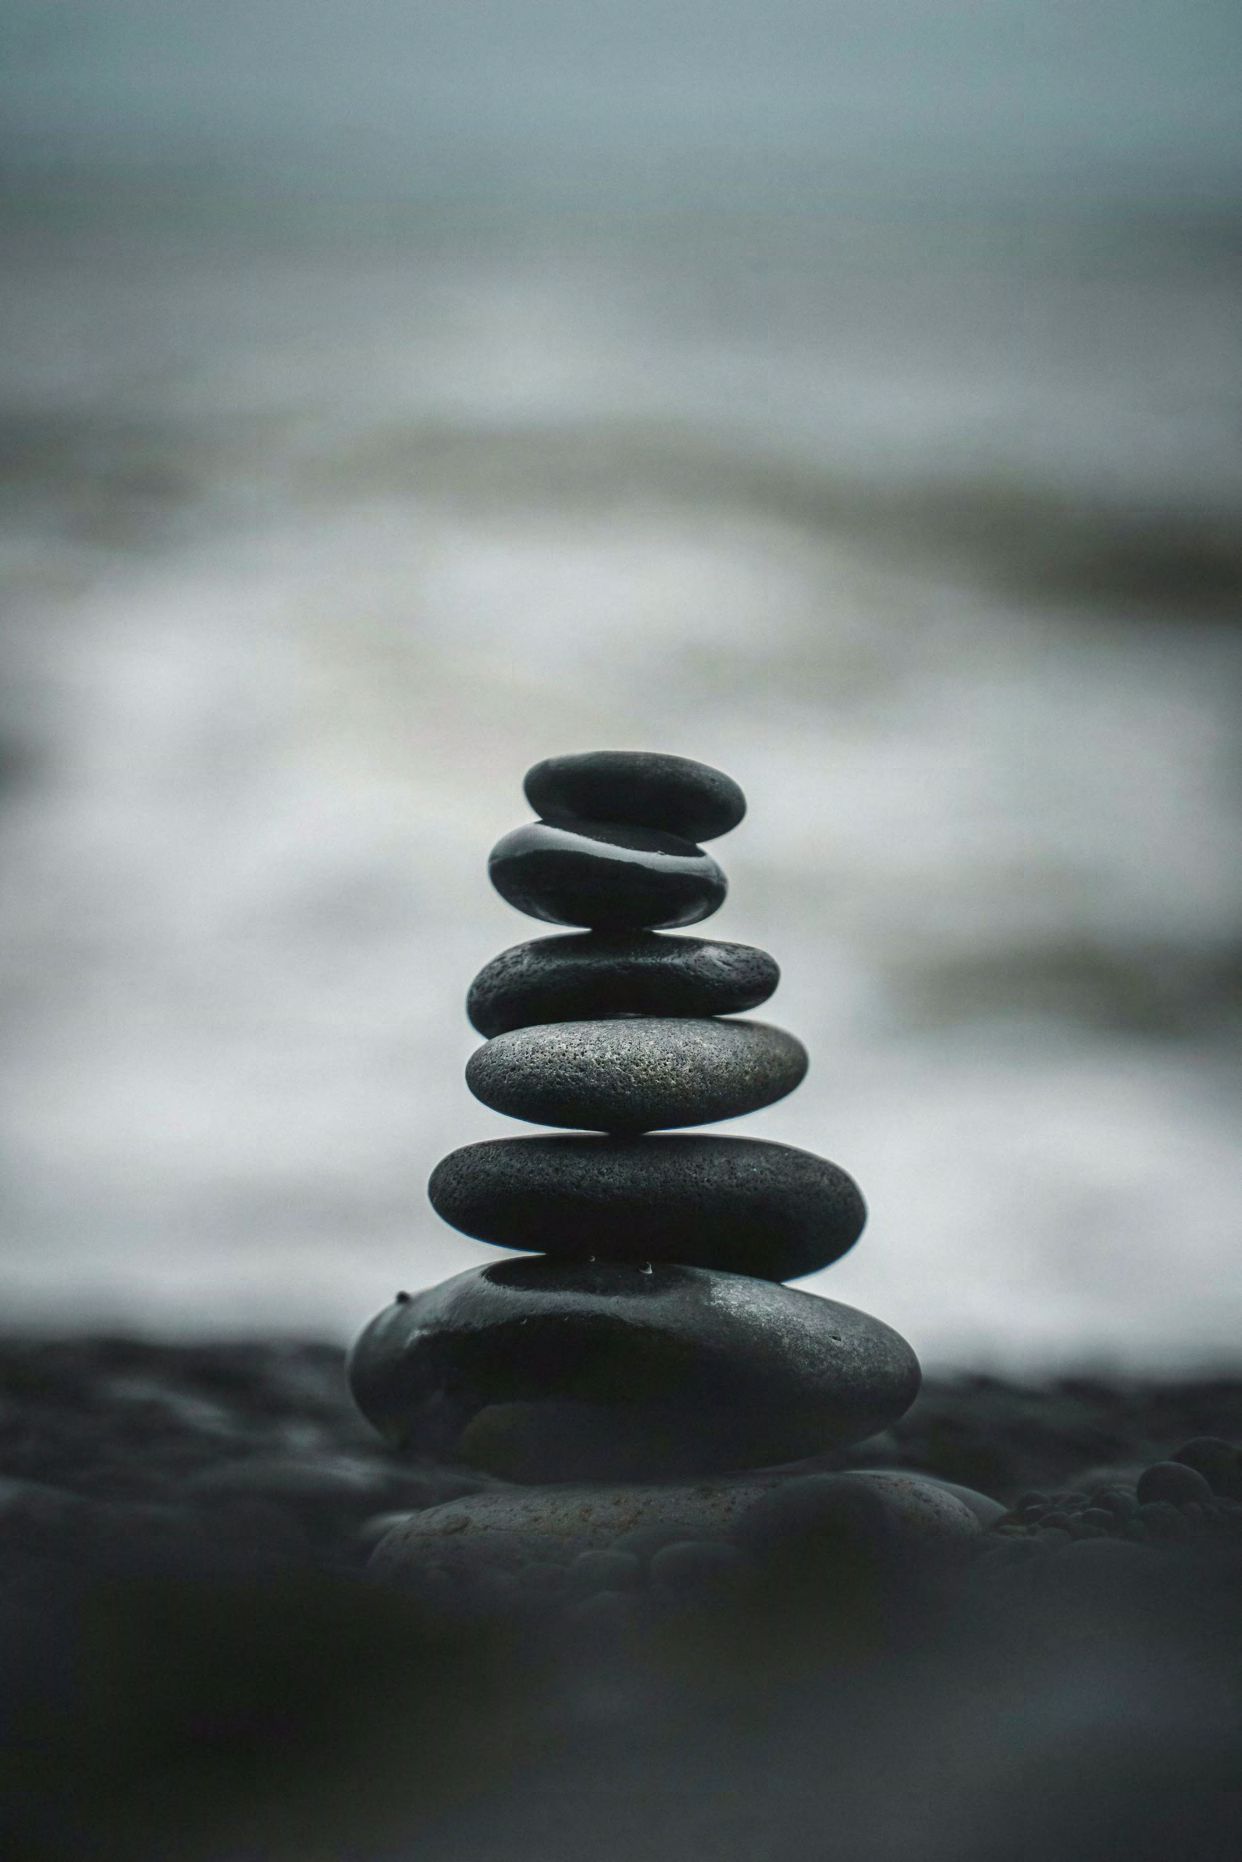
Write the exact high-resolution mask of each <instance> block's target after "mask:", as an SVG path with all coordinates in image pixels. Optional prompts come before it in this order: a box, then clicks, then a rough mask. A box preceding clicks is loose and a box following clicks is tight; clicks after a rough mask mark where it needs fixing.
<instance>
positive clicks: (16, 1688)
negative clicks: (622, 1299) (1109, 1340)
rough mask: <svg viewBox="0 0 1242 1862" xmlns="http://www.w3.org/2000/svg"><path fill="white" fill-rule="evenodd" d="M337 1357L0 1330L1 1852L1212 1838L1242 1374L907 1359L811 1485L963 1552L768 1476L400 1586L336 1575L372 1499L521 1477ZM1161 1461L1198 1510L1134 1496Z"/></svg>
mask: <svg viewBox="0 0 1242 1862" xmlns="http://www.w3.org/2000/svg"><path fill="white" fill-rule="evenodd" d="M342 1358H343V1354H342V1353H341V1351H340V1350H339V1349H337V1348H335V1347H328V1346H319V1345H314V1346H311V1345H297V1344H288V1343H286V1344H275V1343H271V1342H266V1343H265V1342H261V1341H254V1342H252V1343H249V1344H244V1345H243V1344H207V1345H196V1346H189V1345H178V1346H172V1345H160V1344H157V1343H154V1342H152V1341H144V1340H137V1339H120V1338H108V1339H99V1338H76V1339H63V1340H43V1341H39V1340H29V1339H13V1338H10V1339H8V1340H6V1341H3V1342H0V1663H2V1665H3V1671H4V1675H5V1687H4V1713H3V1716H2V1717H0V1839H2V1842H3V1853H4V1854H5V1855H6V1856H7V1855H13V1856H15V1857H17V1856H20V1857H21V1858H23V1862H25V1859H26V1858H31V1859H32V1862H76V1859H77V1858H78V1857H86V1856H90V1857H92V1858H97V1859H102V1862H240V1859H241V1858H245V1862H292V1859H293V1858H297V1862H340V1859H341V1858H343V1857H347V1856H348V1857H350V1858H364V1859H365V1862H406V1859H407V1858H412V1857H417V1858H418V1862H497V1858H500V1857H503V1858H505V1862H571V1858H572V1859H573V1862H577V1858H579V1857H581V1856H582V1855H584V1854H588V1855H590V1856H592V1857H595V1858H598V1862H633V1859H634V1858H637V1857H642V1858H644V1862H684V1858H686V1857H688V1856H696V1855H704V1854H709V1855H711V1856H712V1857H713V1859H714V1862H716V1859H718V1862H755V1859H756V1858H776V1857H784V1856H802V1855H818V1854H821V1853H827V1854H833V1855H841V1856H848V1857H849V1858H850V1862H994V1858H995V1857H996V1856H998V1855H1004V1856H1006V1857H1016V1858H1018V1859H1019V1862H1027V1859H1028V1858H1030V1862H1036V1858H1038V1859H1039V1862H1044V1859H1045V1858H1047V1857H1049V1856H1056V1857H1062V1856H1063V1857H1066V1858H1067V1859H1069V1858H1072V1862H1111V1858H1113V1857H1114V1856H1116V1855H1118V1854H1123V1855H1125V1856H1126V1857H1127V1858H1129V1859H1130V1862H1136V1859H1137V1862H1167V1858H1168V1857H1170V1856H1182V1855H1187V1856H1193V1857H1194V1858H1196V1862H1218V1859H1223V1858H1225V1857H1228V1858H1230V1859H1232V1857H1233V1856H1235V1855H1236V1854H1238V1853H1239V1851H1240V1850H1242V1804H1240V1802H1239V1794H1238V1789H1237V1784H1238V1772H1239V1766H1238V1756H1239V1741H1238V1726H1239V1724H1242V1500H1240V1499H1234V1498H1231V1497H1230V1495H1231V1493H1232V1491H1233V1489H1234V1486H1235V1484H1236V1483H1237V1482H1238V1481H1239V1480H1240V1479H1242V1463H1240V1462H1239V1457H1238V1444H1239V1441H1240V1440H1242V1379H1239V1378H1227V1377H1222V1376H1202V1377H1199V1378H1184V1379H1181V1380H1164V1381H1156V1380H1142V1379H1137V1378H1132V1379H1126V1380H1120V1379H1101V1378H1096V1377H1091V1376H1081V1377H1075V1378H1065V1379H1062V1380H1059V1381H1057V1382H1050V1383H1046V1384H1035V1383H1027V1384H1019V1383H1014V1382H1009V1381H1006V1380H1001V1379H998V1378H995V1377H982V1376H971V1377H966V1376H961V1377H956V1378H938V1379H937V1378H932V1379H930V1380H929V1382H928V1384H927V1385H926V1386H925V1388H924V1391H923V1393H922V1395H921V1396H920V1398H919V1400H918V1401H917V1402H916V1403H915V1405H914V1406H913V1408H912V1409H911V1410H910V1411H909V1412H908V1414H907V1416H906V1417H904V1418H902V1419H901V1420H900V1421H899V1422H898V1423H896V1424H894V1425H893V1427H892V1429H891V1430H888V1431H886V1432H885V1433H884V1435H882V1436H881V1437H879V1438H877V1439H876V1440H872V1441H870V1442H867V1443H863V1444H860V1445H859V1446H858V1448H857V1449H855V1450H847V1451H845V1453H844V1455H843V1456H840V1457H837V1458H836V1460H835V1463H832V1462H830V1463H828V1464H827V1465H826V1466H825V1468H824V1469H823V1470H822V1472H823V1473H830V1474H833V1475H834V1477H835V1475H836V1473H837V1470H838V1469H839V1467H840V1464H841V1462H843V1461H849V1460H850V1459H851V1458H856V1461H857V1468H858V1470H860V1471H867V1479H868V1481H869V1482H871V1483H873V1484H874V1482H875V1481H876V1479H877V1475H876V1473H875V1470H876V1469H877V1467H880V1466H881V1464H887V1472H888V1476H889V1477H890V1478H891V1475H892V1470H893V1469H896V1468H900V1467H901V1466H905V1467H917V1468H921V1469H922V1470H924V1472H925V1473H934V1474H937V1475H939V1476H942V1477H944V1480H945V1482H947V1483H948V1484H949V1491H950V1493H951V1494H952V1485H953V1484H954V1483H963V1484H964V1485H965V1486H966V1487H967V1488H972V1487H973V1488H981V1487H982V1488H987V1489H988V1490H989V1491H990V1492H991V1493H992V1494H993V1495H995V1497H996V1498H997V1499H998V1500H1000V1501H1003V1502H1004V1504H1005V1506H1006V1509H1007V1510H1006V1513H1005V1514H1004V1516H1003V1517H1002V1518H1001V1519H1000V1520H998V1521H997V1522H996V1523H995V1524H988V1523H987V1521H986V1520H979V1521H977V1523H978V1524H979V1525H980V1526H981V1527H982V1530H979V1531H978V1532H976V1533H974V1534H973V1535H967V1536H964V1537H963V1538H962V1539H961V1540H960V1541H958V1542H957V1545H958V1549H957V1551H956V1552H949V1551H948V1550H946V1549H945V1547H944V1546H943V1545H941V1546H940V1547H939V1548H938V1549H934V1550H932V1549H930V1548H928V1547H927V1546H926V1545H921V1544H920V1541H919V1540H918V1539H917V1537H916V1536H915V1535H913V1534H896V1535H890V1534H889V1533H888V1531H887V1527H886V1525H885V1516H884V1515H882V1514H878V1513H876V1512H875V1511H874V1510H873V1509H870V1508H868V1507H867V1505H866V1504H865V1503H863V1504H862V1505H855V1504H852V1503H851V1504H850V1505H847V1506H840V1505H838V1504H837V1503H836V1502H835V1501H834V1500H832V1498H831V1493H830V1492H827V1491H826V1489H825V1484H824V1481H823V1479H822V1474H821V1473H813V1474H809V1475H808V1474H805V1473H804V1472H803V1471H787V1479H788V1484H787V1486H786V1488H785V1491H786V1492H787V1493H788V1494H790V1495H791V1496H793V1499H792V1500H791V1502H790V1505H791V1514H792V1516H791V1517H789V1518H788V1519H786V1520H784V1521H782V1520H781V1519H780V1518H779V1517H778V1518H777V1519H776V1520H775V1521H774V1520H773V1519H772V1518H771V1515H770V1514H769V1516H768V1518H767V1520H766V1523H765V1519H764V1515H763V1514H762V1513H761V1512H760V1510H759V1509H760V1507H761V1506H762V1505H764V1504H766V1502H765V1500H764V1496H763V1495H762V1494H760V1495H759V1496H758V1498H757V1501H756V1505H755V1507H754V1508H753V1509H750V1508H747V1509H746V1510H745V1511H744V1512H741V1513H740V1514H739V1516H738V1520H737V1524H736V1525H734V1524H731V1523H729V1524H727V1525H725V1527H724V1530H720V1528H719V1525H718V1524H717V1523H714V1522H713V1521H712V1520H710V1519H705V1518H704V1517H703V1516H702V1515H701V1514H696V1515H694V1516H692V1517H687V1516H682V1515H677V1516H675V1517H671V1518H670V1517H666V1518H664V1519H663V1520H661V1519H659V1518H656V1519H649V1520H647V1521H645V1522H640V1523H638V1524H634V1523H632V1522H631V1521H629V1520H627V1521H626V1522H625V1523H626V1530H624V1531H622V1532H619V1533H617V1534H616V1536H615V1537H612V1538H611V1539H605V1538H601V1539H600V1540H599V1541H598V1542H597V1541H595V1540H592V1543H591V1544H590V1545H589V1546H587V1547H586V1548H585V1549H582V1550H579V1549H576V1543H575V1542H574V1541H572V1540H570V1541H568V1542H562V1543H561V1544H559V1545H558V1544H556V1543H552V1544H550V1545H549V1544H546V1543H545V1544H544V1545H543V1546H541V1548H540V1550H541V1555H540V1556H538V1557H534V1558H530V1559H528V1560H526V1562H525V1563H523V1564H522V1566H521V1568H520V1570H519V1569H516V1568H509V1569H506V1568H503V1561H497V1562H492V1563H489V1562H488V1561H486V1560H483V1561H480V1564H479V1566H478V1567H477V1568H476V1567H473V1566H470V1565H465V1566H464V1567H463V1568H462V1570H461V1572H460V1573H459V1572H458V1570H457V1569H456V1568H450V1566H451V1565H452V1560H451V1558H450V1557H449V1556H447V1555H446V1556H445V1557H444V1558H442V1559H441V1560H439V1561H438V1562H436V1563H435V1564H434V1565H432V1566H431V1567H429V1568H428V1571H427V1575H426V1581H425V1582H424V1583H423V1585H422V1586H421V1588H420V1587H415V1588H413V1589H410V1590H404V1589H401V1590H398V1589H396V1588H393V1587H391V1586H389V1585H388V1584H387V1583H385V1582H376V1581H375V1578H374V1577H366V1576H364V1575H363V1567H364V1565H365V1562H366V1559H367V1558H368V1557H369V1556H370V1555H371V1553H372V1551H373V1548H374V1547H375V1545H376V1544H377V1543H378V1542H379V1540H382V1539H383V1537H384V1536H385V1535H386V1534H387V1533H390V1532H391V1531H392V1530H393V1527H394V1526H395V1525H397V1524H398V1523H399V1520H400V1519H402V1518H408V1517H409V1516H410V1514H411V1512H416V1511H418V1510H420V1509H424V1508H429V1507H432V1506H437V1505H438V1506H439V1507H440V1510H441V1514H442V1516H445V1515H449V1516H451V1513H452V1507H453V1505H456V1504H457V1502H456V1501H451V1495H450V1493H449V1492H448V1491H446V1490H445V1489H446V1488H447V1487H448V1486H450V1485H451V1484H452V1483H453V1482H454V1481H456V1483H457V1487H456V1491H457V1493H458V1494H460V1493H461V1492H462V1489H463V1484H464V1486H465V1487H469V1486H470V1485H472V1484H473V1485H474V1486H475V1487H476V1488H478V1489H480V1494H481V1496H482V1490H484V1489H485V1490H486V1494H487V1496H488V1499H487V1500H486V1502H485V1500H484V1498H483V1497H480V1498H477V1499H470V1500H467V1501H465V1505H467V1506H468V1507H473V1508H479V1509H481V1508H483V1506H484V1505H485V1504H488V1505H490V1504H491V1497H492V1496H494V1497H495V1498H496V1500H497V1502H498V1503H503V1504H510V1503H512V1502H513V1498H514V1495H513V1490H512V1489H507V1488H503V1487H500V1486H498V1485H494V1484H488V1483H486V1482H480V1481H479V1480H478V1479H477V1478H476V1479H475V1480H474V1481H473V1483H472V1482H471V1480H470V1478H469V1477H468V1476H463V1474H462V1472H461V1471H460V1470H458V1471H455V1472H453V1471H449V1470H444V1471H442V1472H441V1474H440V1475H437V1473H436V1471H435V1470H434V1469H429V1468H418V1467H411V1466H409V1465H408V1464H406V1463H404V1462H403V1461H402V1459H401V1458H400V1457H398V1456H395V1455H391V1454H389V1453H388V1452H387V1451H385V1450H384V1449H383V1448H382V1447H379V1446H377V1445H375V1444H374V1442H373V1440H372V1439H371V1438H370V1436H369V1432H368V1431H367V1430H366V1427H365V1425H364V1424H362V1423H361V1421H360V1420H359V1419H357V1418H356V1417H355V1416H354V1415H353V1414H352V1413H351V1408H350V1405H349V1401H348V1397H347V1395H346V1392H345V1387H344V1378H343V1368H342ZM320 1458H322V1459H323V1461H324V1463H325V1466H326V1465H327V1464H331V1466H330V1472H329V1473H328V1475H327V1478H326V1479H325V1481H324V1483H323V1485H322V1487H321V1489H320V1490H318V1491H317V1492H313V1491H312V1490H311V1488H310V1487H309V1485H308V1486H304V1485H303V1483H304V1482H307V1483H309V1482H310V1480H311V1470H312V1468H313V1466H314V1464H315V1463H316V1461H317V1460H318V1459H320ZM1167 1463H1176V1464H1178V1465H1180V1466H1183V1467H1190V1468H1193V1469H1194V1470H1195V1471H1196V1472H1198V1473H1200V1474H1201V1475H1202V1476H1203V1478H1204V1479H1205V1480H1206V1481H1207V1482H1208V1485H1209V1487H1210V1489H1211V1493H1212V1498H1211V1500H1210V1501H1206V1502H1205V1501H1203V1500H1202V1498H1201V1497H1200V1498H1198V1499H1185V1500H1183V1501H1182V1502H1180V1503H1178V1502H1176V1501H1173V1500H1167V1499H1165V1500H1151V1501H1142V1502H1140V1501H1139V1499H1138V1497H1137V1493H1136V1486H1137V1482H1138V1479H1139V1477H1140V1476H1141V1475H1142V1474H1143V1472H1144V1470H1145V1469H1146V1468H1149V1467H1155V1466H1156V1465H1157V1464H1167ZM968 1469H970V1470H973V1473H969V1472H967V1470H968ZM230 1471H231V1472H230ZM368 1471H369V1472H368ZM855 1478H856V1476H855V1475H853V1474H851V1475H850V1476H849V1477H848V1479H846V1478H842V1479H841V1480H840V1482H839V1487H845V1488H848V1483H849V1480H853V1479H855ZM437 1479H440V1480H442V1482H443V1483H444V1485H443V1486H442V1487H440V1488H437V1485H436V1482H437ZM1167 1481H1168V1476H1167V1475H1165V1476H1162V1477H1161V1479H1160V1480H1159V1481H1158V1482H1157V1483H1156V1484H1157V1486H1158V1487H1160V1486H1163V1487H1164V1491H1165V1492H1170V1491H1173V1489H1171V1488H1169V1487H1168V1486H1167V1485H1165V1483H1167ZM403 1484H404V1485H403ZM757 1484H758V1485H762V1486H766V1485H767V1483H766V1482H759V1483H757ZM739 1485H742V1484H739ZM1192 1489H1193V1492H1194V1493H1196V1494H1200V1495H1201V1490H1200V1489H1199V1488H1198V1487H1197V1486H1194V1484H1193V1483H1191V1484H1189V1485H1186V1486H1185V1487H1184V1491H1185V1492H1186V1493H1187V1494H1189V1493H1190V1492H1191V1491H1192ZM567 1493H568V1490H567V1489H564V1488H562V1489H560V1490H559V1494H558V1498H560V1499H561V1500H564V1498H565V1497H566V1495H567ZM377 1496H379V1497H380V1499H381V1501H382V1504H383V1505H384V1506H385V1507H387V1508H389V1509H390V1511H389V1512H388V1513H387V1514H384V1513H379V1514H377V1513H375V1512H373V1511H371V1509H372V1508H373V1507H374V1505H375V1502H376V1498H377ZM952 1497H954V1498H956V1499H959V1500H961V1501H962V1504H963V1505H969V1499H968V1498H966V1497H964V1496H963V1495H961V1494H957V1495H953V1496H952ZM450 1501H451V1504H449V1505H448V1506H445V1504H444V1503H445V1502H450ZM537 1501H538V1495H536V1494H532V1493H531V1492H530V1491H529V1490H526V1491H524V1492H522V1493H521V1494H520V1496H519V1504H521V1505H529V1504H532V1503H537ZM1147 1509H1152V1510H1147ZM957 1517H959V1518H960V1515H959V1516H957ZM748 1519H749V1521H750V1524H749V1526H747V1525H746V1521H747V1520H748ZM1058 1519H1059V1521H1061V1522H1064V1523H1058ZM618 1523H620V1522H618ZM377 1534H378V1538H377ZM1075 1535H1077V1536H1075ZM449 1536H456V1535H449ZM226 1551H227V1553H228V1557H227V1558H226V1557H225V1556H224V1553H225V1552H226ZM200 1554H203V1555H201V1556H200ZM217 1554H219V1556H217Z"/></svg>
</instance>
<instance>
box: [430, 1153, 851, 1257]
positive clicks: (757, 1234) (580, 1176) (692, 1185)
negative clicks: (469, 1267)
mask: <svg viewBox="0 0 1242 1862" xmlns="http://www.w3.org/2000/svg"><path fill="white" fill-rule="evenodd" d="M428 1194H429V1195H430V1197H431V1201H432V1205H433V1207H434V1208H435V1210H436V1212H437V1214H438V1215H440V1216H442V1217H443V1218H444V1220H445V1221H446V1222H450V1223H451V1224H452V1225H453V1227H454V1228H459V1229H461V1230H462V1231H463V1233H465V1234H467V1235H473V1236H475V1237H476V1238H477V1239H478V1240H479V1241H490V1242H493V1243H494V1244H495V1245H496V1246H498V1247H501V1248H525V1249H530V1250H534V1251H538V1252H540V1253H544V1254H555V1255H566V1256H569V1257H571V1258H574V1259H583V1258H588V1259H589V1258H590V1257H591V1256H592V1255H606V1256H608V1257H610V1258H611V1259H613V1260H618V1261H682V1262H685V1263H687V1264H688V1265H691V1266H695V1267H716V1268H720V1269H722V1270H723V1271H724V1272H725V1273H732V1274H755V1275H757V1276H758V1277H759V1278H760V1279H763V1280H795V1279H797V1278H799V1277H800V1276H801V1275H802V1274H811V1273H814V1272H815V1271H816V1269H817V1268H820V1267H827V1266H828V1264H829V1263H830V1262H831V1261H835V1260H838V1259H839V1258H840V1256H841V1255H843V1254H844V1253H845V1252H846V1250H847V1249H848V1248H851V1247H853V1245H854V1243H855V1242H856V1241H857V1239H858V1237H859V1235H861V1233H862V1230H863V1224H864V1223H865V1221H866V1219H867V1209H866V1204H865V1203H864V1202H863V1199H862V1193H861V1191H860V1190H859V1188H858V1185H857V1184H856V1183H855V1182H854V1180H853V1178H852V1177H850V1176H847V1174H846V1173H845V1171H844V1170H842V1169H841V1168H840V1167H839V1165H837V1164H830V1163H829V1162H828V1161H827V1159H825V1158H822V1157H816V1156H815V1155H814V1154H813V1153H812V1152H810V1151H799V1150H795V1149H794V1147H793V1146H792V1145H788V1144H771V1143H768V1142H767V1141H766V1140H764V1139H759V1138H718V1137H712V1136H705V1135H698V1136H693V1137H690V1136H674V1137H668V1138H664V1137H653V1138H590V1137H581V1138H579V1137H555V1138H494V1139H490V1140H488V1141H487V1142H486V1143H483V1144H467V1145H463V1146H462V1147H461V1149H460V1150H457V1151H450V1152H449V1155H448V1156H447V1157H445V1158H442V1159H441V1161H440V1162H439V1163H438V1164H437V1165H436V1168H435V1169H434V1170H433V1171H432V1173H431V1181H430V1183H429V1185H428Z"/></svg>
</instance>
